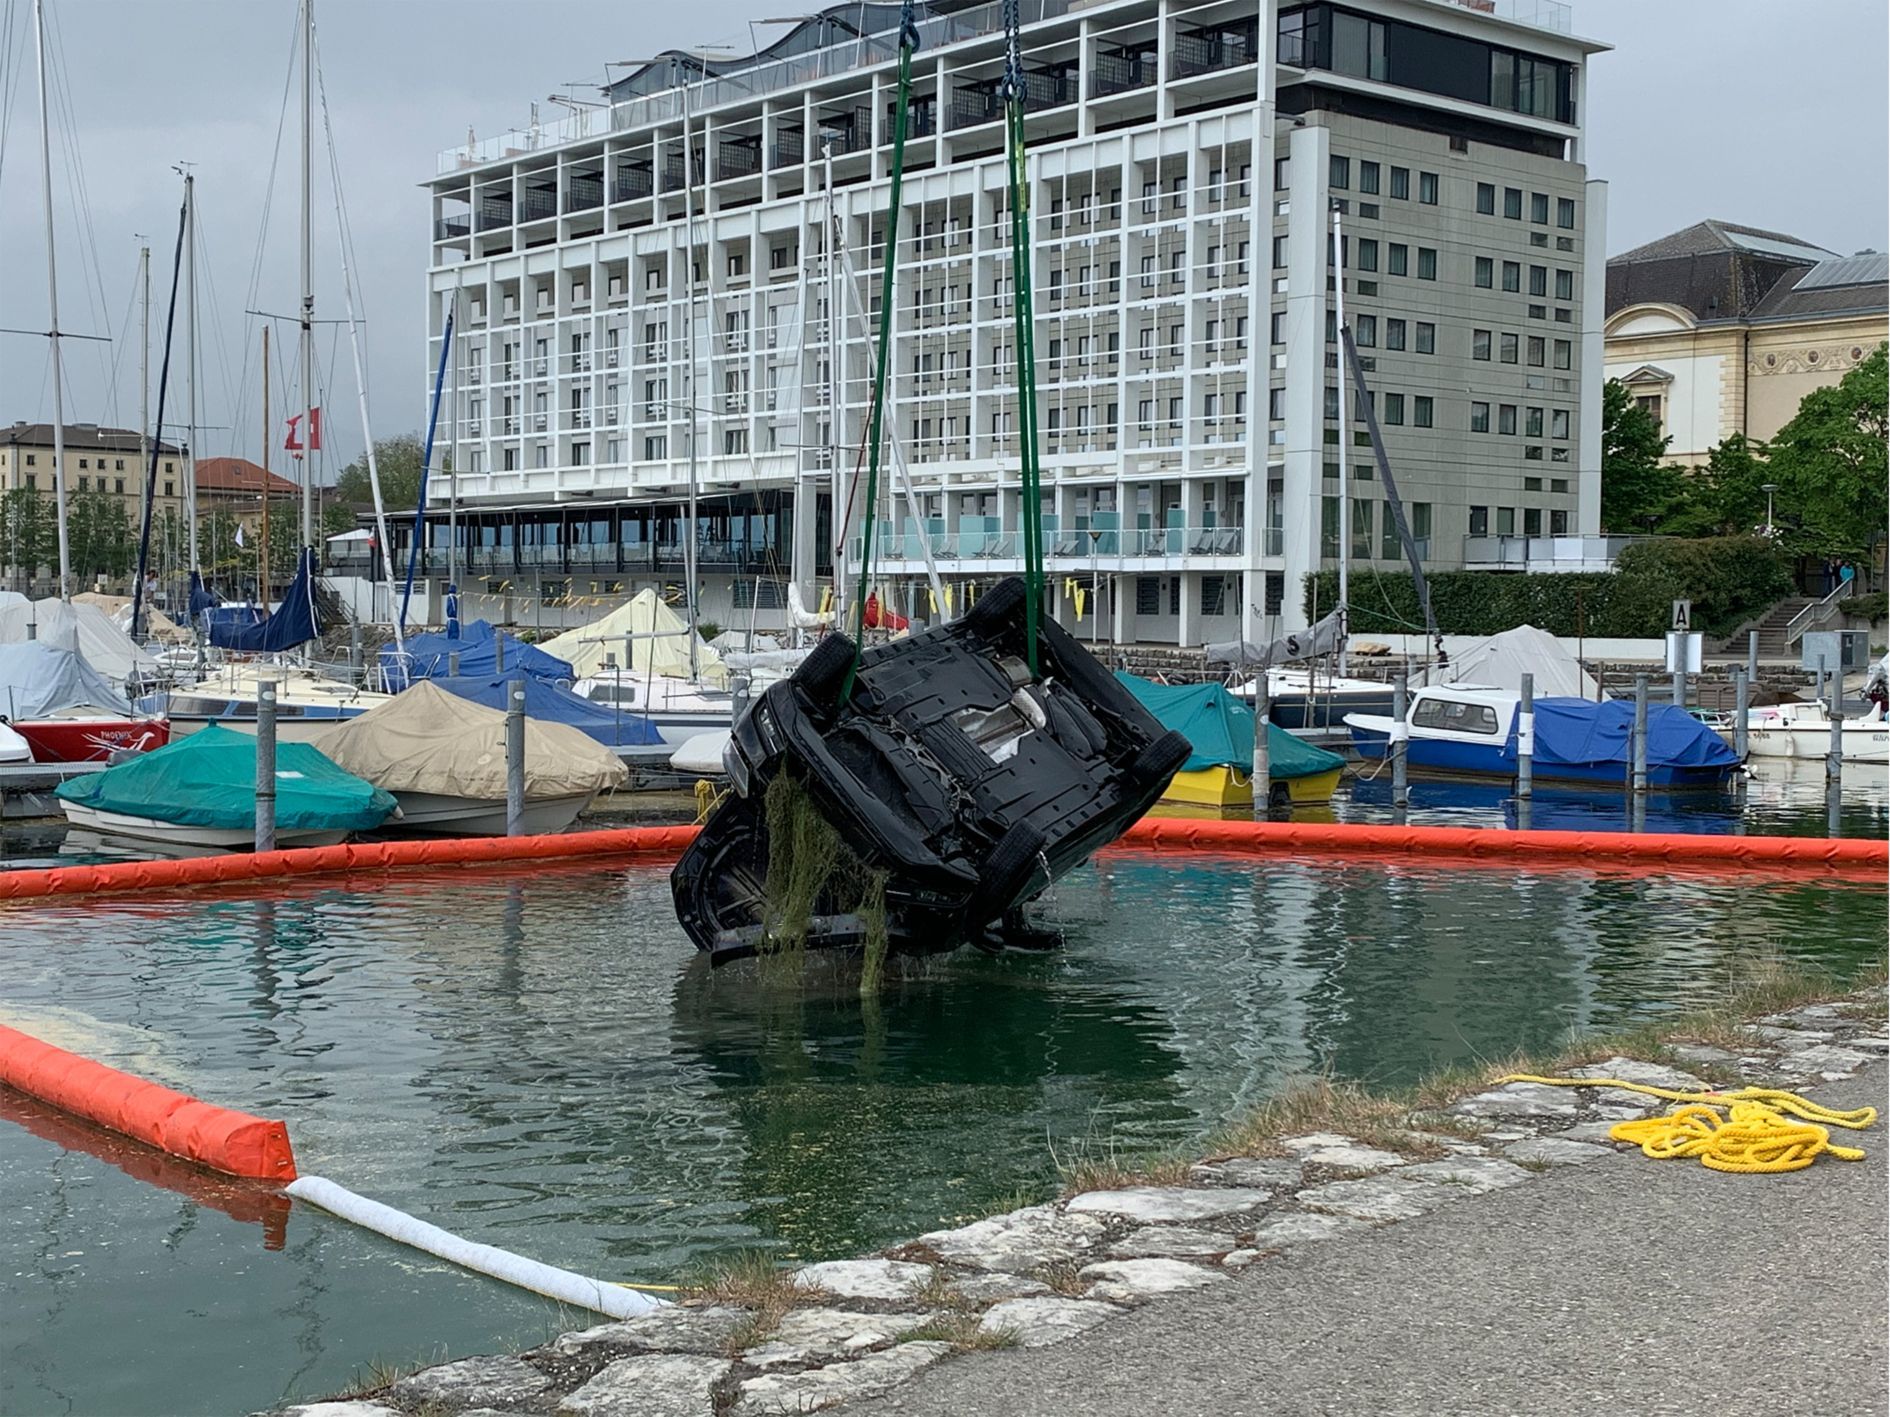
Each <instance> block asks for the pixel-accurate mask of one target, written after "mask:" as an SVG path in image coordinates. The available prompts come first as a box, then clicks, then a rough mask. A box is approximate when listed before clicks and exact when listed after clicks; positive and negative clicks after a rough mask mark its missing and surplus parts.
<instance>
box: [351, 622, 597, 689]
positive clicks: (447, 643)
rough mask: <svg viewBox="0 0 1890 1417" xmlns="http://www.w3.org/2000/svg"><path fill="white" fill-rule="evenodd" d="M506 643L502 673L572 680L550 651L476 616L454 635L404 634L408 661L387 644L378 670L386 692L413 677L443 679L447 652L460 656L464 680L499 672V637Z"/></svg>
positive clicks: (448, 665)
mask: <svg viewBox="0 0 1890 1417" xmlns="http://www.w3.org/2000/svg"><path fill="white" fill-rule="evenodd" d="M501 636H503V637H504V642H505V673H506V674H507V675H508V676H509V675H511V673H512V672H513V671H514V670H517V671H518V672H520V673H522V674H524V675H525V676H526V677H527V678H529V679H545V680H550V681H556V680H560V679H562V680H563V681H564V682H565V683H567V684H568V683H570V682H571V681H572V680H574V679H576V678H577V674H576V672H575V671H574V670H573V669H572V668H571V665H570V664H569V663H568V662H567V661H565V660H562V659H559V658H558V657H557V656H555V655H550V654H546V653H545V652H544V651H543V650H541V649H537V648H535V647H534V646H532V645H528V644H526V643H525V642H524V641H523V640H521V639H519V638H517V637H516V636H514V635H508V634H505V632H504V631H502V630H498V629H495V628H494V627H493V625H492V624H491V622H490V621H486V620H475V621H473V622H472V624H470V625H468V626H466V627H465V629H463V630H462V631H461V632H460V634H459V637H458V638H457V639H455V638H454V637H453V636H451V635H450V634H430V633H429V634H420V635H409V636H408V637H407V661H406V664H405V666H403V665H402V663H401V660H400V657H399V654H398V652H397V651H396V650H395V648H394V646H392V645H384V646H383V647H382V648H381V672H382V674H383V676H384V677H385V678H386V680H387V684H388V687H389V689H390V690H399V689H404V688H406V687H407V685H408V683H410V682H411V681H412V680H414V679H444V678H446V677H447V676H448V675H449V674H450V673H451V671H452V662H453V661H452V656H453V655H455V654H457V655H458V656H459V672H460V674H461V676H462V677H464V678H468V679H479V678H484V677H486V676H488V675H492V676H496V675H497V674H498V673H499V663H498V651H497V648H496V646H497V645H498V643H499V640H500V637H501Z"/></svg>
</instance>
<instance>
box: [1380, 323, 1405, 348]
mask: <svg viewBox="0 0 1890 1417" xmlns="http://www.w3.org/2000/svg"><path fill="white" fill-rule="evenodd" d="M1385 348H1386V349H1403V348H1404V321H1403V320H1395V319H1393V320H1386V321H1385Z"/></svg>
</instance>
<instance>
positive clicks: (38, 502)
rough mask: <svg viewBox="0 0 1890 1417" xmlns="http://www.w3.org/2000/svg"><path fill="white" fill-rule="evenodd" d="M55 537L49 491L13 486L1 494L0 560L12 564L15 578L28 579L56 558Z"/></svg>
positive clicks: (56, 531)
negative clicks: (3, 494)
mask: <svg viewBox="0 0 1890 1417" xmlns="http://www.w3.org/2000/svg"><path fill="white" fill-rule="evenodd" d="M57 538H58V529H57V527H56V526H55V524H54V521H53V507H52V494H51V493H50V492H40V491H36V490H35V489H33V488H31V487H15V488H14V489H12V490H11V491H10V492H8V493H7V494H6V495H5V496H4V497H0V564H4V565H6V566H9V567H11V568H12V574H13V577H14V579H15V581H16V582H23V583H30V582H31V581H32V580H33V579H34V577H36V576H37V575H38V574H39V569H40V567H42V566H49V565H51V564H52V563H53V562H54V561H56V560H57V559H58V557H59V542H58V539H57Z"/></svg>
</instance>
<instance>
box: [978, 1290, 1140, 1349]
mask: <svg viewBox="0 0 1890 1417" xmlns="http://www.w3.org/2000/svg"><path fill="white" fill-rule="evenodd" d="M1118 1312H1120V1311H1119V1310H1118V1309H1115V1308H1113V1307H1112V1306H1110V1305H1108V1304H1101V1303H1098V1302H1096V1301H1095V1300H1094V1299H1007V1300H1005V1301H1004V1302H1003V1303H1002V1304H993V1305H992V1306H991V1307H990V1308H988V1309H986V1310H985V1311H984V1317H983V1318H981V1319H979V1320H978V1328H979V1329H980V1330H981V1331H983V1332H985V1333H1003V1332H1006V1331H1008V1332H1010V1333H1011V1334H1012V1335H1013V1336H1014V1337H1015V1339H1016V1340H1017V1346H1018V1347H1019V1348H1048V1347H1049V1346H1050V1345H1051V1344H1053V1343H1061V1342H1063V1340H1064V1339H1066V1338H1074V1337H1076V1335H1077V1334H1079V1333H1082V1332H1083V1331H1084V1330H1085V1329H1092V1328H1094V1327H1096V1325H1097V1324H1099V1323H1101V1322H1103V1321H1104V1320H1105V1319H1108V1318H1111V1317H1113V1316H1114V1315H1115V1314H1117V1313H1118Z"/></svg>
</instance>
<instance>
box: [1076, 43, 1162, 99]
mask: <svg viewBox="0 0 1890 1417" xmlns="http://www.w3.org/2000/svg"><path fill="white" fill-rule="evenodd" d="M1157 62H1158V61H1157V60H1156V57H1155V51H1154V50H1152V49H1144V50H1130V49H1108V48H1104V47H1098V48H1097V50H1096V67H1095V68H1094V69H1093V70H1091V72H1090V80H1089V92H1090V97H1092V98H1104V97H1107V96H1108V95H1110V94H1116V93H1128V92H1130V91H1131V90H1133V89H1145V88H1148V87H1149V86H1150V85H1151V84H1153V83H1154V82H1155V77H1156V64H1157Z"/></svg>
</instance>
